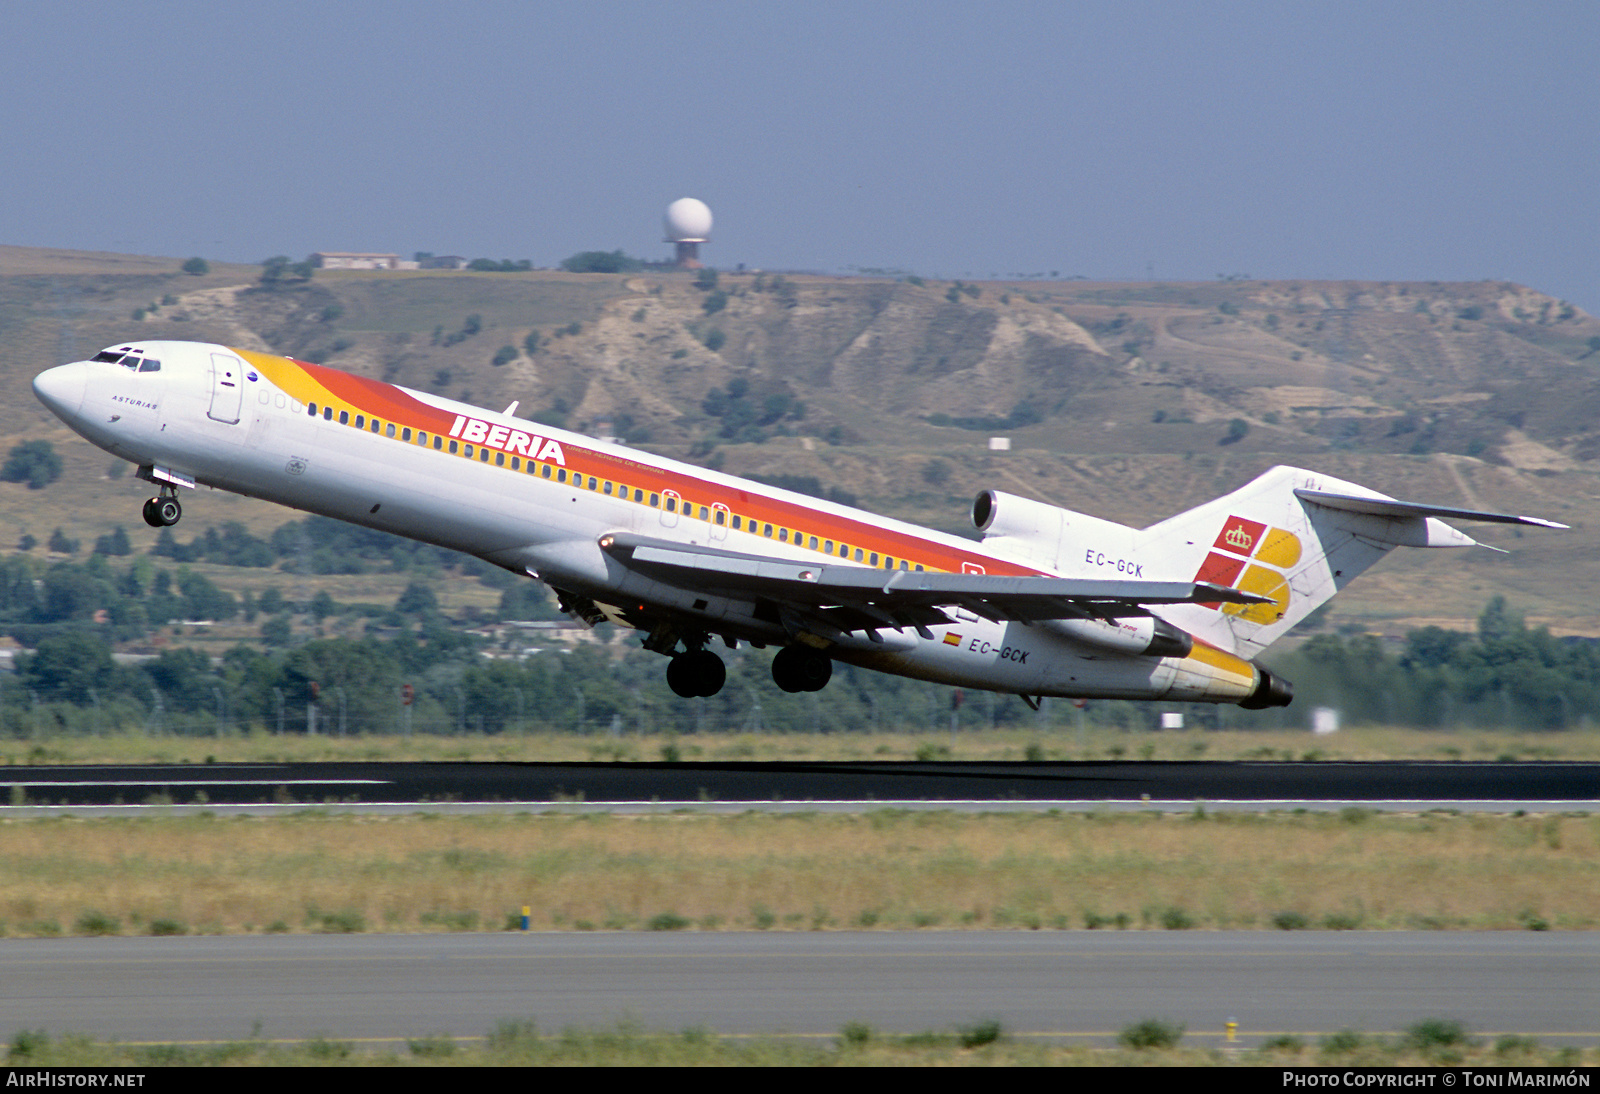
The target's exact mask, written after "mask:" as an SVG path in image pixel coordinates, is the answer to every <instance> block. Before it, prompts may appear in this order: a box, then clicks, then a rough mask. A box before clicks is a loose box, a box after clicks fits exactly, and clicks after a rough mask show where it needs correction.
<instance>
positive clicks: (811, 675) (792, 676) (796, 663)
mask: <svg viewBox="0 0 1600 1094" xmlns="http://www.w3.org/2000/svg"><path fill="white" fill-rule="evenodd" d="M832 678H833V660H832V659H831V658H829V657H828V656H827V655H826V654H822V653H819V652H817V651H816V650H814V649H812V648H811V647H810V646H788V647H786V648H784V649H781V650H779V651H778V656H776V657H774V658H773V659H772V681H773V683H775V684H777V685H778V686H779V687H780V688H782V689H783V690H784V691H789V692H795V691H821V690H822V689H823V688H824V687H826V686H827V684H828V681H829V680H831V679H832Z"/></svg>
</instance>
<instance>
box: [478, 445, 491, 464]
mask: <svg viewBox="0 0 1600 1094" xmlns="http://www.w3.org/2000/svg"><path fill="white" fill-rule="evenodd" d="M478 459H479V460H480V461H482V462H483V463H488V462H489V450H488V449H487V448H480V449H478Z"/></svg>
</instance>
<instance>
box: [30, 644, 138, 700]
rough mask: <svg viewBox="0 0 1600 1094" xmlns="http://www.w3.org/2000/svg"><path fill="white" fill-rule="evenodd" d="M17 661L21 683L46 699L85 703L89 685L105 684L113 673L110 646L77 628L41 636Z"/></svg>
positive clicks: (106, 685)
mask: <svg viewBox="0 0 1600 1094" xmlns="http://www.w3.org/2000/svg"><path fill="white" fill-rule="evenodd" d="M18 662H19V663H18V665H17V669H16V672H17V676H18V678H19V679H20V681H21V683H22V686H23V687H25V688H28V689H29V690H31V691H34V692H36V693H37V694H38V696H39V698H41V699H43V700H45V701H46V702H67V703H80V704H81V703H87V702H89V689H90V688H102V689H105V688H108V685H110V684H111V683H112V681H113V678H114V677H115V675H116V663H115V662H113V661H112V660H111V647H109V646H107V645H106V644H105V643H104V642H102V641H101V640H100V639H98V638H95V637H93V636H92V635H87V634H83V633H81V632H77V631H72V632H68V633H66V634H58V635H53V636H51V637H49V638H46V639H44V640H42V641H41V642H40V643H39V648H38V649H37V650H36V651H35V652H34V653H33V654H32V655H31V656H26V657H19V658H18Z"/></svg>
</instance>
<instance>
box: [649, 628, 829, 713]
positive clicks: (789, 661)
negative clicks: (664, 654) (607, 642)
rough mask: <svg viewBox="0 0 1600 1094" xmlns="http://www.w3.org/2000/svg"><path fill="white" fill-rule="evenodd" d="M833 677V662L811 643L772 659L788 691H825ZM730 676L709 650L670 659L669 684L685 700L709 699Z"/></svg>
mask: <svg viewBox="0 0 1600 1094" xmlns="http://www.w3.org/2000/svg"><path fill="white" fill-rule="evenodd" d="M675 642H676V640H674V643H675ZM646 648H649V647H648V646H646ZM832 677H833V661H832V660H831V659H830V658H829V657H828V656H827V655H826V654H823V653H820V652H818V651H817V650H814V649H812V648H811V647H810V646H789V647H788V648H786V649H782V650H779V651H778V655H777V656H776V657H774V658H773V659H772V679H773V682H774V683H776V684H777V685H778V686H779V687H780V688H782V689H783V690H784V691H791V692H792V691H821V690H822V689H823V688H824V687H826V686H827V683H828V681H829V680H830V679H831V678H832ZM727 679H728V670H727V667H726V666H725V665H723V663H722V658H720V657H718V656H717V655H716V654H714V653H712V652H711V651H710V650H708V649H704V648H701V649H691V650H689V651H688V652H686V653H679V654H674V655H673V658H672V660H671V661H668V662H667V686H668V687H669V688H671V689H672V691H673V693H674V694H676V695H679V696H681V697H683V698H685V699H694V698H696V697H704V698H708V699H709V698H710V697H711V696H713V695H715V694H716V693H717V692H719V691H721V690H722V685H723V684H724V683H725V682H726V681H727Z"/></svg>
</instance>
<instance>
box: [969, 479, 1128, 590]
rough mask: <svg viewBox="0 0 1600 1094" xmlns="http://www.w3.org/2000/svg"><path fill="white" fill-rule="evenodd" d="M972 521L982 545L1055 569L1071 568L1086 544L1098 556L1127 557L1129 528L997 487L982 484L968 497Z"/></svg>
mask: <svg viewBox="0 0 1600 1094" xmlns="http://www.w3.org/2000/svg"><path fill="white" fill-rule="evenodd" d="M972 523H973V526H974V527H976V528H977V529H978V531H980V532H982V533H983V542H984V544H985V545H987V546H991V547H998V548H1000V549H1002V550H1004V551H1006V552H1008V553H1010V554H1013V555H1020V556H1022V557H1023V558H1027V559H1029V560H1031V561H1033V562H1037V563H1039V564H1040V565H1042V566H1046V567H1048V568H1050V569H1052V570H1056V571H1071V570H1072V569H1073V568H1074V567H1075V566H1076V563H1077V560H1078V559H1081V558H1082V557H1083V551H1084V549H1086V548H1088V549H1092V550H1094V551H1095V552H1097V553H1098V554H1099V555H1100V556H1102V557H1104V556H1107V555H1109V557H1111V558H1118V557H1123V558H1131V557H1133V556H1132V548H1133V538H1134V536H1135V535H1136V533H1135V532H1134V530H1133V529H1132V528H1129V527H1127V526H1126V525H1123V524H1114V523H1112V522H1111V521H1109V520H1101V519H1099V518H1098V517H1091V516H1087V515H1085V514H1083V513H1077V512H1074V511H1073V510H1071V509H1063V508H1061V507H1060V506H1059V505H1047V504H1046V503H1044V502H1042V501H1034V500H1032V499H1031V498H1024V497H1019V496H1017V495H1016V494H1007V493H1006V492H1005V491H1003V490H985V491H984V492H983V493H981V494H979V495H978V496H977V497H976V498H975V499H974V500H973V502H972Z"/></svg>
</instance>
